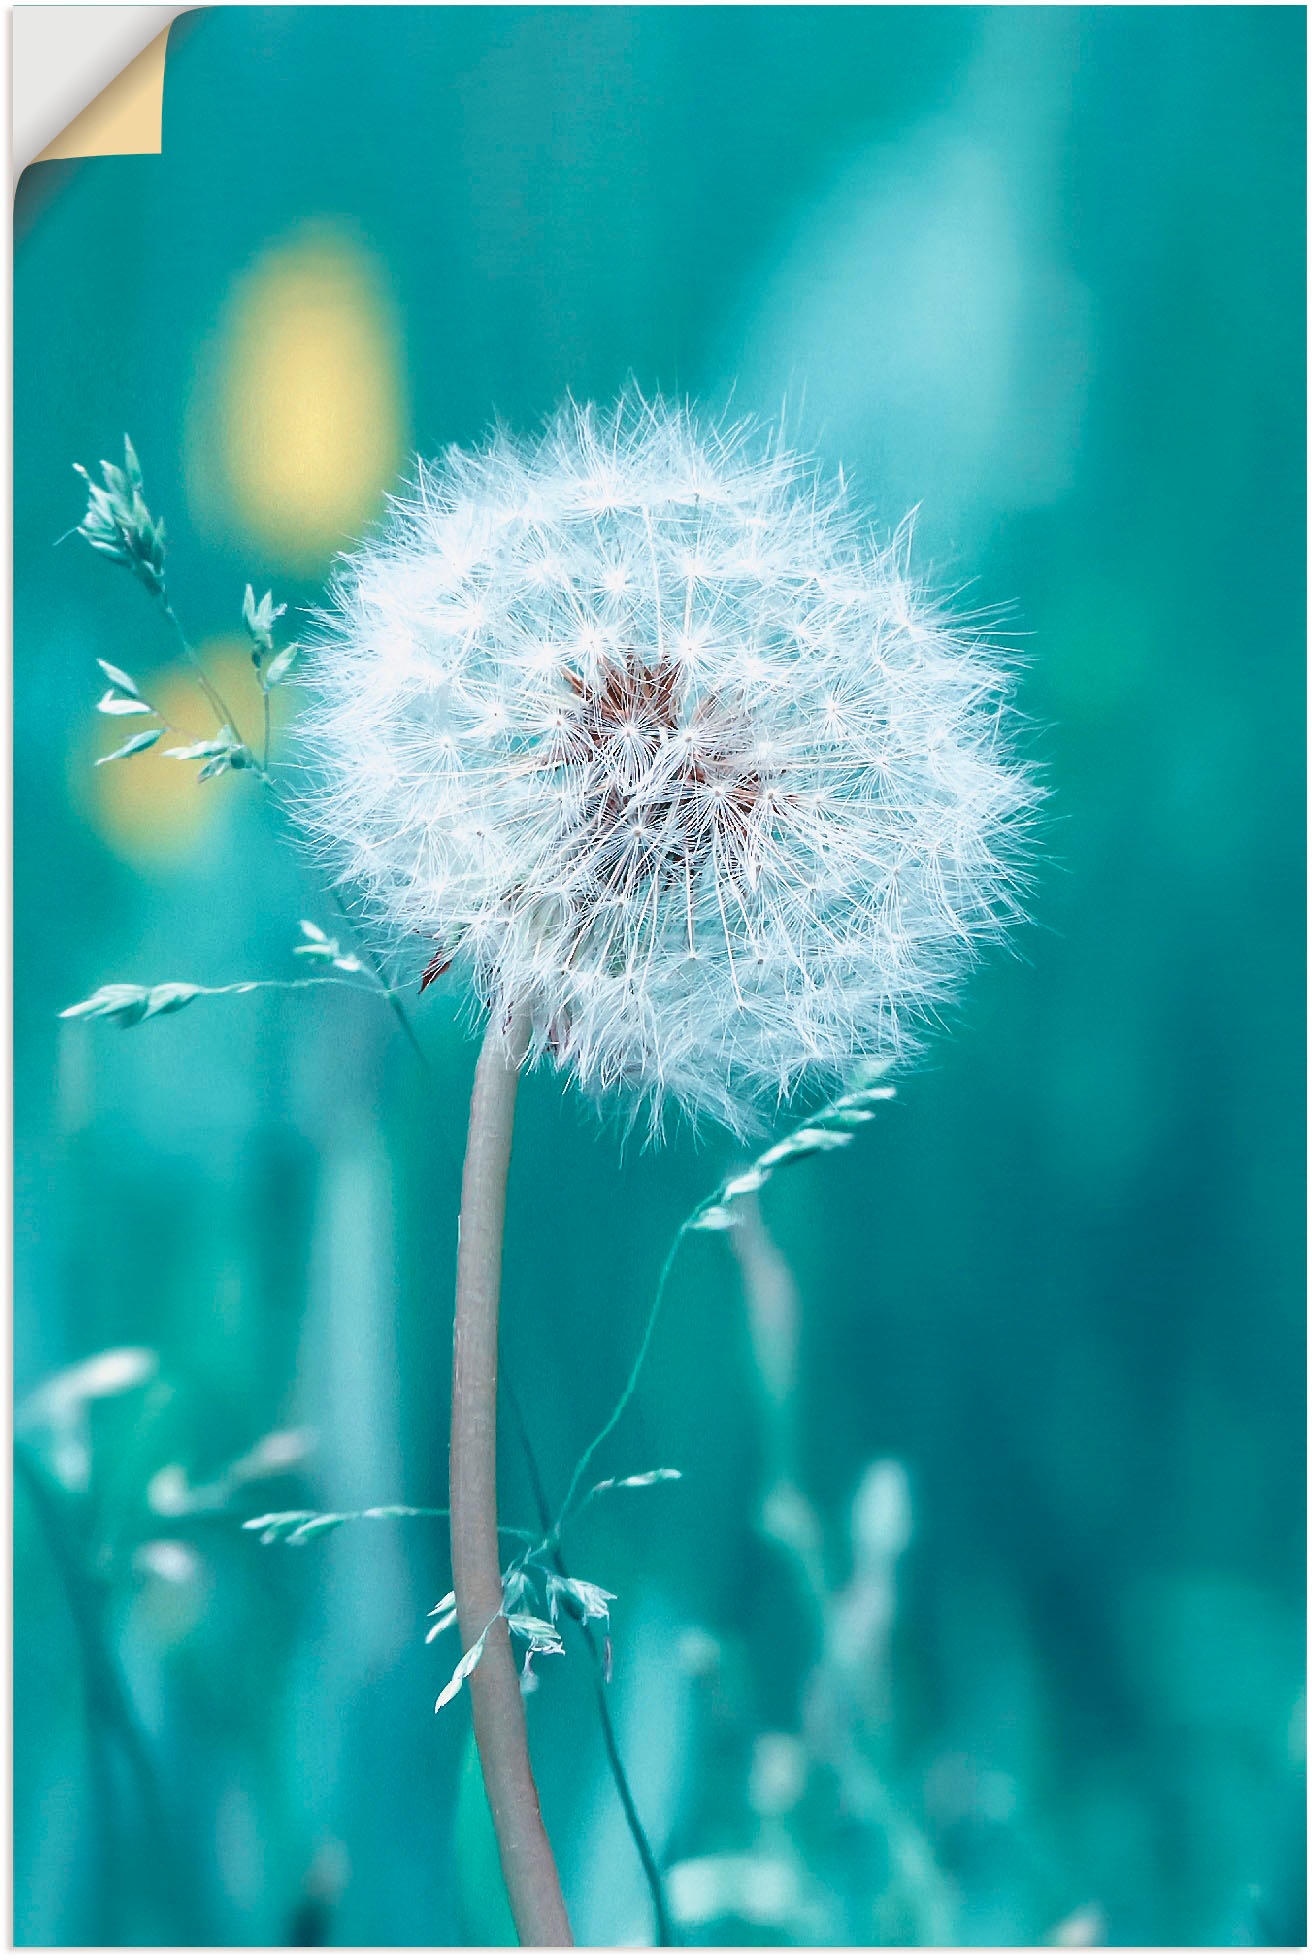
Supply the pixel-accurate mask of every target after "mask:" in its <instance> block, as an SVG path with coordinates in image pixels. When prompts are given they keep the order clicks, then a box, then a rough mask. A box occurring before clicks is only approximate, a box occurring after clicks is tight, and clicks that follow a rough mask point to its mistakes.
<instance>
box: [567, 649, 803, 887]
mask: <svg viewBox="0 0 1312 1960" xmlns="http://www.w3.org/2000/svg"><path fill="white" fill-rule="evenodd" d="M564 678H565V682H566V685H567V686H568V687H569V690H570V693H571V695H572V696H573V711H572V713H571V715H570V716H569V719H568V722H567V726H566V729H565V731H564V740H563V743H562V748H563V751H564V758H565V760H566V761H567V762H568V763H571V764H573V765H574V769H575V772H576V773H577V775H578V776H579V777H580V778H581V782H580V805H581V807H580V809H579V818H578V823H577V831H576V835H575V837H574V838H573V839H572V841H573V842H574V843H576V844H577V845H578V846H579V847H580V848H581V850H582V851H583V852H584V853H585V855H586V857H587V859H588V861H589V867H590V869H591V870H592V872H593V882H594V883H595V885H596V887H597V888H598V889H599V890H600V891H603V892H604V891H605V890H606V889H609V890H610V891H611V892H612V893H613V895H614V896H615V897H617V898H622V897H624V896H626V895H629V894H631V893H632V891H633V890H634V888H635V886H636V885H637V884H639V883H641V882H644V881H645V880H646V879H648V878H656V879H658V880H660V881H661V882H662V883H668V882H673V881H674V880H675V879H676V878H677V879H679V880H685V879H691V878H692V877H694V876H695V875H696V873H697V872H698V871H699V870H700V868H701V867H702V865H703V864H705V863H706V862H707V861H708V860H710V859H711V858H712V857H714V856H716V855H717V853H718V854H720V855H721V856H722V857H723V859H724V861H723V862H722V863H721V865H720V867H719V868H720V870H721V873H722V874H723V875H726V876H728V877H730V878H732V877H733V875H734V869H735V866H737V865H741V864H742V862H743V860H744V857H745V856H746V855H747V854H749V851H750V847H751V844H752V842H753V839H754V835H755V834H756V833H757V832H759V830H760V828H761V825H762V822H763V820H765V819H766V814H767V811H768V809H769V808H771V807H772V806H773V802H774V796H773V793H772V792H771V791H770V790H769V788H768V786H767V783H766V779H765V776H764V774H763V772H762V770H761V767H760V764H759V762H758V761H754V760H751V759H750V754H751V749H752V746H753V745H752V740H751V729H750V723H749V720H748V716H747V713H746V710H745V707H744V706H743V704H741V703H738V702H730V701H728V700H726V699H725V698H724V697H722V696H718V695H714V694H706V695H703V696H702V697H701V698H700V699H699V700H698V702H697V703H696V705H695V706H694V707H693V708H692V710H691V712H685V710H684V704H683V703H682V702H681V700H680V688H679V682H680V674H679V669H678V668H677V666H676V665H675V664H674V662H672V661H670V660H667V659H665V658H663V657H662V658H661V659H659V660H658V661H657V662H656V663H655V665H654V666H651V667H648V666H647V665H646V664H645V663H644V662H643V661H641V660H640V659H639V658H638V656H637V654H636V653H634V652H633V651H631V650H630V651H629V652H626V653H624V654H622V655H621V656H620V657H619V658H618V659H614V660H606V661H602V662H601V663H600V664H599V665H598V667H597V668H596V670H595V671H594V673H593V674H592V675H591V676H590V677H589V678H588V679H587V680H584V679H583V678H582V677H581V676H580V675H578V674H576V673H574V672H572V671H570V670H568V669H567V670H566V672H565V676H564ZM580 869H582V866H580Z"/></svg>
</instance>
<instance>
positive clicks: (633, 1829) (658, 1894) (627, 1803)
mask: <svg viewBox="0 0 1312 1960" xmlns="http://www.w3.org/2000/svg"><path fill="white" fill-rule="evenodd" d="M502 1385H503V1387H504V1388H505V1391H506V1400H507V1401H508V1403H509V1404H510V1411H511V1414H512V1415H513V1416H514V1418H515V1427H516V1429H517V1430H518V1432H519V1440H520V1445H521V1447H522V1448H523V1451H524V1462H525V1465H526V1466H527V1469H528V1480H529V1484H530V1486H531V1488H532V1491H533V1502H534V1504H535V1505H536V1507H537V1513H538V1520H539V1523H540V1525H541V1528H542V1530H543V1531H544V1532H546V1533H548V1534H551V1533H552V1532H553V1526H552V1522H551V1519H552V1511H551V1506H550V1504H549V1503H548V1502H547V1493H546V1486H545V1485H544V1484H543V1482H542V1475H541V1472H540V1471H539V1469H538V1461H537V1456H536V1454H535V1452H534V1449H533V1445H532V1443H531V1442H530V1440H529V1433H528V1424H527V1422H526V1421H525V1419H524V1411H523V1409H522V1408H521V1406H520V1402H519V1397H518V1396H517V1395H516V1394H515V1392H514V1390H513V1389H512V1388H511V1386H510V1383H509V1381H508V1380H506V1379H505V1377H504V1371H503V1382H502ZM551 1557H552V1563H553V1564H554V1565H555V1568H556V1570H557V1572H558V1573H559V1574H560V1576H561V1578H562V1579H568V1578H569V1568H568V1567H567V1566H566V1564H565V1554H564V1551H563V1549H562V1547H561V1544H560V1540H559V1536H558V1535H557V1536H555V1537H553V1540H552V1546H551ZM582 1633H583V1638H584V1641H585V1642H586V1644H587V1649H588V1655H589V1657H590V1659H591V1661H592V1668H593V1686H594V1688H595V1691H596V1696H597V1714H598V1718H599V1720H600V1722H601V1736H602V1742H603V1744H604V1746H605V1750H606V1761H607V1762H608V1763H609V1765H610V1773H611V1779H612V1781H613V1782H614V1785H615V1793H616V1795H617V1796H618V1798H619V1800H620V1809H621V1810H622V1811H623V1812H624V1821H625V1823H626V1824H627V1825H628V1827H629V1836H630V1837H631V1838H632V1839H633V1845H634V1849H635V1850H636V1851H637V1854H638V1861H639V1863H640V1864H641V1866H642V1871H643V1876H644V1878H645V1879H646V1881H647V1890H648V1891H649V1892H650V1894H651V1904H652V1912H653V1913H654V1915H655V1919H656V1944H657V1946H674V1945H675V1944H676V1941H675V1938H674V1930H673V1928H672V1926H671V1924H670V1916H669V1911H668V1909H667V1907H666V1904H665V1886H664V1884H663V1882H662V1879H661V1870H660V1866H659V1865H658V1864H657V1862H656V1854H655V1852H654V1851H653V1850H652V1847H651V1840H650V1839H649V1838H648V1836H647V1833H646V1831H645V1830H644V1829H643V1825H642V1819H641V1817H640V1816H639V1815H638V1806H637V1803H636V1802H635V1800H634V1796H633V1790H632V1788H631V1786H630V1783H629V1779H628V1776H627V1774H626V1772H625V1768H624V1759H623V1757H622V1756H621V1755H620V1745H619V1738H618V1736H617V1735H616V1733H615V1724H614V1723H613V1722H612V1720H611V1714H610V1703H609V1701H608V1700H607V1696H606V1664H605V1661H604V1660H603V1658H602V1656H601V1654H600V1653H599V1652H598V1649H597V1641H596V1636H595V1634H594V1633H593V1631H592V1628H591V1627H590V1626H589V1625H588V1623H587V1621H586V1620H585V1621H584V1622H583V1626H582Z"/></svg>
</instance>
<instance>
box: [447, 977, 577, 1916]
mask: <svg viewBox="0 0 1312 1960" xmlns="http://www.w3.org/2000/svg"><path fill="white" fill-rule="evenodd" d="M527 1033H528V1023H527V1016H526V1014H525V1013H524V1012H523V1010H519V1011H517V1012H515V1013H514V1014H512V1016H511V1020H510V1025H509V1027H502V1026H501V1025H499V1023H498V1021H497V1019H496V1017H495V1014H494V1016H493V1018H492V1020H490V1021H489V1024H488V1029H487V1033H486V1035H485V1037H484V1040H483V1048H482V1052H481V1054H480V1055H479V1058H478V1067H477V1069H476V1071H475V1074H474V1093H473V1098H472V1101H471V1103H470V1109H469V1138H468V1143H467V1146H466V1150H465V1173H464V1183H463V1186H462V1189H461V1196H460V1249H459V1254H458V1259H457V1266H456V1324H455V1354H454V1361H453V1367H452V1377H451V1568H452V1576H453V1578H454V1581H455V1595H456V1610H457V1614H458V1616H459V1623H460V1638H461V1641H462V1643H463V1645H464V1648H465V1650H466V1651H468V1650H469V1648H471V1647H472V1646H473V1645H474V1643H475V1642H476V1641H477V1640H478V1639H479V1638H480V1636H483V1635H485V1644H484V1647H483V1654H482V1659H481V1660H480V1661H479V1663H478V1665H477V1667H476V1668H475V1669H474V1671H473V1673H472V1674H471V1675H470V1677H469V1688H470V1695H471V1698H472V1701H473V1709H474V1739H475V1742H476V1743H477V1746H478V1756H479V1762H480V1764H481V1766H482V1771H483V1784H484V1788H485V1789H486V1791H487V1798H488V1805H489V1808H490V1809H491V1812H492V1822H493V1826H494V1828H495V1830H496V1838H497V1847H498V1850H499V1852H500V1854H501V1871H502V1875H503V1877H504V1878H505V1882H506V1891H507V1893H508V1894H509V1897H510V1908H511V1911H512V1913H513V1915H514V1919H515V1927H516V1930H517V1932H518V1934H519V1939H520V1944H521V1945H522V1946H572V1945H573V1944H574V1941H573V1936H572V1935H571V1933H570V1927H569V1919H568V1917H567V1915H566V1912H565V1902H564V1899H563V1897H562V1895H561V1890H560V1878H559V1876H558V1874H557V1871H556V1860H555V1857H554V1856H553V1854H552V1850H551V1845H550V1842H549V1841H548V1838H547V1834H546V1831H545V1829H544V1827H543V1823H542V1811H541V1807H540V1805H539V1802H538V1792H537V1785H536V1784H535V1783H534V1781H533V1771H532V1769H531V1767H530V1765H529V1758H528V1733H527V1729H526V1726H525V1721H524V1701H523V1696H522V1695H521V1693H520V1686H519V1672H518V1669H517V1668H516V1666H515V1661H514V1656H513V1654H512V1652H511V1647H510V1635H509V1632H508V1630H507V1628H506V1623H505V1620H504V1619H503V1618H501V1603H502V1591H501V1560H500V1554H499V1550H498V1545H497V1318H498V1307H499V1304H500V1294H501V1240H502V1231H503V1227H504V1224H505V1214H506V1174H507V1171H508V1170H509V1167H510V1142H511V1133H512V1129H513V1126H514V1118H515V1092H516V1089H517V1087H518V1082H519V1064H520V1061H521V1060H522V1057H523V1052H524V1045H525V1041H526V1037H527Z"/></svg>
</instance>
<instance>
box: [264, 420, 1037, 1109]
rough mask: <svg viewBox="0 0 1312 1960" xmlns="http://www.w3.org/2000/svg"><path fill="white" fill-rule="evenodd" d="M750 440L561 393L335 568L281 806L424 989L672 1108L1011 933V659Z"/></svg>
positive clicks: (730, 1096) (817, 1047) (757, 438)
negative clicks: (292, 806)
mask: <svg viewBox="0 0 1312 1960" xmlns="http://www.w3.org/2000/svg"><path fill="white" fill-rule="evenodd" d="M908 546H909V535H908V531H907V528H906V527H903V529H902V530H901V531H900V532H899V533H898V535H897V536H896V537H895V538H894V539H893V541H892V543H891V544H889V545H887V546H885V547H882V548H881V547H879V546H878V545H876V544H875V543H874V542H873V540H872V538H871V536H870V534H869V529H868V526H867V525H866V524H865V523H863V522H862V521H861V519H860V518H859V516H858V515H857V514H856V513H854V512H853V511H852V510H851V508H850V505H849V498H848V493H847V489H846V486H845V484H844V483H843V481H842V479H841V477H840V478H839V479H838V480H837V481H836V482H834V483H832V484H829V483H826V482H825V481H824V480H822V478H821V477H820V476H819V474H818V473H817V471H816V469H815V467H814V465H813V464H811V463H809V462H808V461H806V460H805V459H804V458H801V457H799V456H797V455H794V454H792V453H790V452H789V451H788V450H786V449H785V448H784V447H783V446H782V444H781V442H780V441H779V440H778V439H777V438H776V437H775V436H773V435H772V434H771V432H770V431H769V430H767V429H763V428H759V427H757V426H756V425H753V424H751V423H742V424H738V425H735V426H733V427H727V426H724V425H721V424H708V423H703V422H700V421H699V420H698V419H697V417H696V416H695V415H694V413H693V412H692V411H691V410H690V409H687V408H682V407H671V406H668V405H664V404H660V403H656V404H648V403H644V402H639V401H636V400H635V399H633V398H631V397H630V398H628V399H625V400H621V402H620V403H619V404H618V406H616V407H615V408H613V409H611V410H609V411H606V412H602V411H598V410H596V409H593V408H588V407H579V406H576V405H575V404H573V403H571V404H569V405H568V406H566V407H565V408H564V409H563V410H561V411H560V413H559V414H558V415H557V416H556V418H555V419H554V421H553V422H552V423H551V424H550V425H549V426H548V428H547V429H546V431H545V433H543V434H542V435H541V436H539V437H537V438H535V439H533V440H531V441H526V442H520V441H517V440H513V439H512V438H510V437H509V436H507V435H504V434H497V435H495V436H494V437H492V438H491V439H490V440H489V441H488V442H487V443H486V445H485V446H484V447H482V448H480V449H478V450H476V451H464V450H459V449H452V450H450V451H448V452H447V453H446V454H445V455H444V456H443V457H442V458H441V459H440V460H439V461H437V462H435V463H433V464H431V465H421V466H419V468H418V470H417V474H416V476H415V479H414V481H413V483H412V484H411V485H410V486H409V488H408V489H407V491H406V493H405V494H403V495H400V496H398V497H396V498H395V499H393V501H392V504H391V510H390V518H389V522H388V524H387V526H386V528H385V529H384V530H383V532H382V534H381V535H380V536H379V537H378V538H377V540H376V541H374V542H372V543H370V544H367V545H366V546H364V547H363V548H362V549H361V550H359V551H358V552H356V553H355V554H354V555H353V556H350V557H347V558H345V559H343V560H341V561H340V563H339V566H338V569H337V572H336V575H335V578H334V582H333V588H332V595H331V604H330V607H329V609H328V611H327V612H326V613H325V614H324V615H323V616H322V632H321V637H320V640H319V643H318V645H317V647H316V648H315V650H314V651H313V653H312V655H311V657H310V660H309V662H308V665H307V674H306V678H307V680H308V681H309V683H310V686H311V688H312V689H313V691H314V705H313V706H312V707H311V709H310V710H309V712H308V714H307V716H306V718H305V720H304V722H303V725H302V726H303V734H304V737H305V741H306V746H307V750H308V756H309V760H310V764H311V775H310V787H309V788H308V789H307V791H306V793H305V797H304V800H303V806H302V810H303V816H304V820H305V822H306V826H307V828H308V830H309V832H310V835H311V837H312V839H313V840H314V841H315V842H316V843H318V844H319V845H321V846H322V847H324V849H325V850H326V852H327V853H328V855H329V856H330V858H331V859H332V861H333V863H334V865H335V868H336V869H337V871H338V872H339V874H340V875H341V876H342V877H343V878H344V879H345V880H346V882H347V883H348V884H349V885H350V886H352V887H353V888H354V889H355V890H356V891H358V893H359V894H360V896H361V898H362V899H363V901H364V902H365V905H366V907H367V910H368V912H369V914H370V915H371V917H372V918H373V919H374V920H375V921H376V922H377V924H378V925H379V927H381V928H382V929H383V930H384V931H385V933H386V935H387V939H388V942H389V947H390V949H391V951H392V952H393V954H395V953H397V952H398V951H400V953H401V957H402V960H403V962H413V964H412V966H411V973H412V975H413V977H414V979H415V980H418V981H420V982H421V983H422V984H427V981H428V980H429V979H432V978H434V977H436V976H437V975H438V974H439V973H442V972H445V971H446V969H447V968H448V967H454V968H455V969H456V970H457V971H458V972H460V973H462V974H463V975H464V976H465V977H466V978H467V980H468V982H469V983H470V985H471V986H472V989H473V992H474V993H475V995H476V996H477V997H478V999H479V1001H480V1002H481V1003H482V1004H483V1005H484V1006H485V1007H486V1009H487V1010H488V1011H489V1012H490V1013H492V1014H494V1015H498V1016H501V1017H505V1016H507V1015H508V1014H509V1013H510V1012H511V1011H512V1010H515V1009H518V1010H520V1012H521V1014H524V1013H527V1014H528V1015H529V1016H530V1018H531V1034H530V1037H529V1054H530V1057H531V1058H533V1059H542V1058H550V1059H551V1060H553V1061H554V1062H555V1063H556V1064H557V1065H558V1066H559V1067H561V1068H562V1069H564V1070H566V1071H567V1072H568V1073H569V1074H570V1075H571V1076H572V1077H573V1078H574V1079H575V1080H576V1081H577V1082H578V1084H579V1085H580V1087H582V1088H583V1089H584V1090H585V1091H587V1092H589V1093H591V1094H593V1095H595V1096H597V1097H599V1098H601V1099H603V1100H605V1099H607V1098H609V1097H610V1096H611V1094H612V1092H615V1093H617V1094H618V1095H619V1096H620V1097H621V1098H622V1099H626V1100H627V1102H628V1106H629V1110H630V1114H631V1115H632V1114H634V1113H636V1112H637V1111H639V1110H640V1109H643V1108H645V1109H646V1112H647V1115H648V1119H649V1121H650V1122H651V1124H652V1127H653V1128H656V1127H658V1126H659V1124H660V1121H661V1112H662V1109H663V1107H664V1105H665V1104H666V1102H667V1100H668V1101H670V1102H672V1103H673V1104H674V1105H676V1106H678V1107H679V1108H681V1109H683V1110H684V1111H685V1112H687V1113H689V1114H691V1115H693V1116H694V1117H695V1116H699V1115H709V1116H712V1117H714V1118H716V1119H718V1120H719V1121H721V1122H723V1123H725V1124H727V1125H728V1126H729V1127H730V1128H732V1129H734V1130H737V1131H739V1132H743V1131H746V1130H749V1129H751V1128H754V1127H756V1124H757V1114H756V1113H757V1112H758V1111H759V1110H760V1109H761V1107H762V1105H765V1104H769V1103H777V1102H778V1101H779V1100H780V1099H782V1098H785V1097H787V1096H788V1095H790V1094H791V1092H792V1091H793V1090H794V1088H795V1087H796V1086H797V1085H798V1084H799V1082H801V1081H803V1080H806V1079H811V1080H813V1081H820V1082H825V1081H827V1082H830V1083H832V1082H833V1081H835V1080H837V1079H840V1078H841V1077H842V1076H843V1075H844V1074H845V1073H846V1072H847V1071H848V1070H849V1069H850V1068H851V1066H852V1065H853V1064H854V1063H855V1062H856V1061H858V1060H861V1059H869V1058H875V1057H882V1058H896V1057H898V1056H899V1055H901V1054H902V1053H904V1052H905V1051H906V1050H907V1048H908V1046H910V1045H914V1042H913V1037H914V1031H915V1029H916V1027H917V1025H918V1024H922V1023H923V1022H924V1020H925V1018H926V1016H927V1015H929V1014H932V1013H933V1012H934V1011H935V1010H936V1009H938V1008H939V1006H940V1005H941V1003H942V1002H943V1001H944V999H945V998H946V997H947V995H948V994H949V992H950V990H951V989H952V987H953V985H954V983H955V982H956V981H957V980H958V979H959V978H960V976H961V973H962V971H963V969H964V968H965V967H966V966H967V965H968V964H969V963H970V960H971V958H972V956H973V954H974V953H975V951H976V950H977V949H978V947H979V946H980V945H981V944H982V943H983V942H985V941H988V940H992V939H996V938H998V937H999V936H1000V934H1001V932H1002V930H1003V928H1004V927H1005V926H1006V924H1007V923H1008V922H1009V921H1010V920H1011V919H1013V918H1014V917H1015V916H1016V915H1017V910H1018V907H1017V889H1018V884H1019V882H1020V874H1021V868H1022V865H1023V854H1022V853H1021V851H1020V849H1019V845H1020V840H1021V836H1022V832H1023V830H1024V818H1025V816H1026V815H1027V813H1028V812H1029V811H1030V810H1031V808H1032V807H1033V805H1034V803H1035V801H1036V794H1037V793H1036V791H1035V789H1034V787H1033V785H1032V783H1031V781H1030V780H1029V778H1028V777H1027V775H1026V774H1025V773H1024V771H1023V770H1022V769H1020V768H1019V767H1017V766H1016V765H1015V764H1014V763H1013V761H1012V760H1011V759H1010V758H1009V756H1008V753H1007V748H1006V721H1007V714H1008V710H1007V695H1008V690H1009V685H1010V680H1009V675H1008V673H1007V671H1006V668H1005V666H1004V665H1003V664H1002V663H1001V661H1000V658H999V656H998V654H997V653H996V651H994V650H993V649H991V648H989V647H988V646H987V645H986V644H984V643H983V641H982V640H981V637H980V634H979V633H978V631H975V630H969V629H968V628H967V627H966V625H965V624H964V622H961V621H956V620H954V619H953V618H952V617H951V616H950V615H948V614H947V613H945V612H943V611H942V610H940V609H939V608H938V607H937V606H936V605H935V604H933V603H932V602H931V600H930V599H929V598H928V597H927V596H926V594H925V593H924V591H923V590H922V589H921V588H920V587H919V586H918V585H917V584H916V582H915V581H914V579H913V578H912V575H911V572H910V570H909V566H908Z"/></svg>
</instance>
